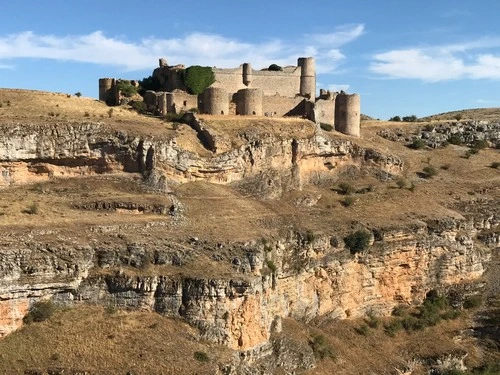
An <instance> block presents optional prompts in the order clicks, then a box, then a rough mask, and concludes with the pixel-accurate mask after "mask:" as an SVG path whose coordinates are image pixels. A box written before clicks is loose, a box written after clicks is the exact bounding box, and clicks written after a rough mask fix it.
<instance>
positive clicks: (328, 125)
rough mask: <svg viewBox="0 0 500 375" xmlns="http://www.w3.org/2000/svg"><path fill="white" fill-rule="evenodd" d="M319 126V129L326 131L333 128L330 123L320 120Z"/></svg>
mask: <svg viewBox="0 0 500 375" xmlns="http://www.w3.org/2000/svg"><path fill="white" fill-rule="evenodd" d="M319 126H320V128H321V129H323V130H325V131H327V132H331V131H332V130H333V126H331V125H330V124H325V123H324V122H320V124H319Z"/></svg>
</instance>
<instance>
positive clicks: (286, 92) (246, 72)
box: [211, 64, 301, 98]
mask: <svg viewBox="0 0 500 375" xmlns="http://www.w3.org/2000/svg"><path fill="white" fill-rule="evenodd" d="M213 71H214V75H215V82H214V83H213V84H212V86H211V87H220V88H224V89H225V90H227V92H228V93H230V94H231V93H236V92H238V91H239V90H242V89H245V88H260V89H262V90H263V93H264V95H276V94H278V95H281V96H287V97H292V98H293V97H295V95H296V94H298V93H299V90H300V72H301V69H300V68H299V67H296V66H292V67H285V68H284V69H283V71H281V72H276V71H269V70H253V69H252V68H251V66H250V64H243V65H240V67H239V68H235V69H218V68H214V69H213ZM245 82H246V83H247V84H248V86H247V85H245Z"/></svg>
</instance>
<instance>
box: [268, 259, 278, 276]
mask: <svg viewBox="0 0 500 375" xmlns="http://www.w3.org/2000/svg"><path fill="white" fill-rule="evenodd" d="M266 264H267V267H268V268H269V269H270V270H271V272H272V273H276V270H277V267H276V264H274V262H273V261H272V260H267V261H266Z"/></svg>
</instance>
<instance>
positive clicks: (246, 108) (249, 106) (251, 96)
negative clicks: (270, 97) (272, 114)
mask: <svg viewBox="0 0 500 375" xmlns="http://www.w3.org/2000/svg"><path fill="white" fill-rule="evenodd" d="M262 99H263V92H262V89H241V90H238V102H237V105H236V113H237V114H238V115H243V116H249V115H254V116H262Z"/></svg>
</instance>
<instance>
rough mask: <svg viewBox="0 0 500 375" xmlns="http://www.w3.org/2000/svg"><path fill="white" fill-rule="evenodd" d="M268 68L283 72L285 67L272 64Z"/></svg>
mask: <svg viewBox="0 0 500 375" xmlns="http://www.w3.org/2000/svg"><path fill="white" fill-rule="evenodd" d="M267 70H271V71H274V72H281V71H282V70H283V68H282V67H281V66H279V65H276V64H271V65H269V68H267Z"/></svg>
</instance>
